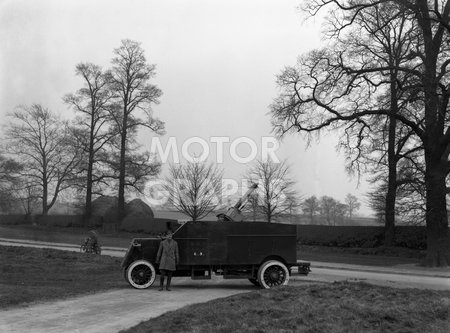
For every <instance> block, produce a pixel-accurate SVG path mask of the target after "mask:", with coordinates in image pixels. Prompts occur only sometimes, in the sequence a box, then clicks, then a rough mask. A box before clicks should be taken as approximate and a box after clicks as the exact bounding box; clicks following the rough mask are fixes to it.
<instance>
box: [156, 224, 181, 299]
mask: <svg viewBox="0 0 450 333" xmlns="http://www.w3.org/2000/svg"><path fill="white" fill-rule="evenodd" d="M178 261H179V254H178V244H177V242H176V241H174V240H173V239H172V231H168V232H167V233H166V237H165V239H164V240H162V241H161V243H160V244H159V249H158V254H157V255H156V262H157V263H159V270H160V272H161V278H160V287H159V290H160V291H161V290H164V278H165V276H166V275H167V284H166V290H167V291H170V282H171V280H172V273H173V272H174V271H175V270H176V265H178Z"/></svg>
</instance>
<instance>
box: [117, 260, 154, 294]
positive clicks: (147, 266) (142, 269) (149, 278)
mask: <svg viewBox="0 0 450 333" xmlns="http://www.w3.org/2000/svg"><path fill="white" fill-rule="evenodd" d="M125 277H126V280H127V281H128V283H129V284H130V285H131V286H132V287H134V288H137V289H145V288H148V287H150V286H151V285H152V284H153V282H155V277H156V271H155V267H153V265H152V264H151V263H149V262H148V261H145V260H137V261H135V262H133V263H132V264H131V265H130V266H128V268H127V270H126V276H125Z"/></svg>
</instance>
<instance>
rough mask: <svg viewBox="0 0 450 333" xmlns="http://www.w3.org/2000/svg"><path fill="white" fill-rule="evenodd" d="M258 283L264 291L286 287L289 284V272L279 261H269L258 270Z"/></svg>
mask: <svg viewBox="0 0 450 333" xmlns="http://www.w3.org/2000/svg"><path fill="white" fill-rule="evenodd" d="M258 282H259V284H260V285H261V287H262V288H264V289H269V288H274V287H278V286H285V285H287V284H288V282H289V270H288V269H287V267H286V266H285V265H284V264H283V263H282V262H280V261H278V260H269V261H266V262H265V263H264V264H262V265H261V267H259V269H258Z"/></svg>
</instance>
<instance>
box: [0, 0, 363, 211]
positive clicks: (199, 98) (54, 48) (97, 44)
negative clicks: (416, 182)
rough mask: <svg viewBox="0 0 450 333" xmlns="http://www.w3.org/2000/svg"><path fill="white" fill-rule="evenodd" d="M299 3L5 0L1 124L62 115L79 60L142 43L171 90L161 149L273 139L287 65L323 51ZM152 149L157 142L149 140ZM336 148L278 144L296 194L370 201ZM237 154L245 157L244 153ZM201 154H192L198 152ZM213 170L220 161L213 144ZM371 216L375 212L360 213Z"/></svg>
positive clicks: (327, 141)
mask: <svg viewBox="0 0 450 333" xmlns="http://www.w3.org/2000/svg"><path fill="white" fill-rule="evenodd" d="M299 5H300V0H283V1H280V0H251V1H250V0H245V1H243V0H240V1H239V0H216V1H214V0H164V1H163V0H159V1H156V0H126V1H125V0H65V1H60V0H52V1H51V0H39V1H32V0H28V1H25V0H10V1H8V0H0V25H1V28H0V39H1V41H2V46H1V51H0V66H1V67H0V70H1V87H0V88H1V89H0V103H1V104H0V107H1V108H0V110H1V113H2V117H0V119H1V120H0V122H4V118H5V117H4V115H5V114H6V113H7V112H10V111H11V110H13V109H14V107H15V106H17V105H19V104H25V105H29V104H31V103H39V104H42V105H43V106H45V107H48V108H49V109H51V110H52V111H55V112H59V113H61V114H62V115H63V116H64V117H66V118H69V117H72V116H73V112H71V111H70V110H68V108H67V106H65V105H64V104H63V103H62V97H63V96H64V95H65V94H66V93H71V92H75V91H76V90H77V89H79V88H80V87H81V85H82V81H81V79H80V78H79V77H76V76H75V66H76V64H77V63H80V62H93V63H95V64H98V65H101V66H103V67H104V68H107V67H109V65H110V60H111V58H112V56H113V49H114V48H117V47H119V46H120V41H121V40H122V39H125V38H129V39H133V40H136V41H138V42H141V43H142V47H143V48H144V50H145V54H146V57H147V60H148V62H149V63H151V64H155V65H156V71H157V75H156V77H155V78H154V79H153V83H154V84H156V85H158V86H159V88H160V89H161V90H162V91H163V96H162V97H161V100H160V104H159V105H157V106H155V107H154V111H155V116H157V117H158V118H160V119H161V120H163V121H164V122H165V123H166V132H167V133H166V135H165V136H164V137H163V138H162V141H163V142H165V141H167V140H168V138H169V137H175V138H176V140H177V143H178V145H179V146H180V148H181V145H182V144H183V142H184V140H186V139H188V138H191V137H194V136H198V137H201V138H203V139H204V140H205V141H207V142H209V141H210V137H213V136H224V137H229V138H230V141H233V140H235V139H237V138H240V137H242V136H246V137H249V138H250V139H252V140H254V141H255V142H257V143H258V148H259V151H258V156H260V155H259V154H260V148H261V147H260V141H261V137H263V136H270V135H272V134H271V126H270V116H269V115H268V110H269V109H268V106H269V105H270V103H271V102H272V100H273V98H275V97H276V95H277V93H278V90H277V87H276V84H275V77H276V75H277V74H278V73H280V71H281V70H282V69H283V67H284V66H287V65H293V64H294V63H295V62H296V59H297V57H298V56H299V55H300V54H302V53H304V52H307V51H309V50H311V49H313V48H316V47H319V46H320V45H321V38H320V28H321V22H320V19H310V20H308V21H306V23H305V22H304V16H302V14H301V12H300V10H299V9H298V7H299ZM140 137H141V142H142V143H143V144H144V146H145V147H146V148H147V149H149V148H150V138H151V135H150V133H144V132H143V133H141V135H140ZM335 140H336V139H335V138H334V137H333V136H332V135H328V136H322V137H321V139H320V141H319V143H313V144H312V145H311V146H310V147H309V148H308V149H306V146H305V143H304V141H303V140H302V138H301V137H299V136H289V137H287V138H286V139H284V140H283V141H282V142H280V148H279V150H278V151H277V156H279V157H280V159H287V160H288V162H289V164H290V165H291V166H292V176H293V177H294V178H295V179H296V180H297V182H298V184H297V188H298V190H299V192H300V193H301V194H302V195H304V196H305V197H306V196H310V195H317V196H321V195H329V196H333V197H335V198H336V199H338V200H344V197H345V195H346V194H347V193H354V194H356V195H358V196H359V198H360V200H361V201H364V197H363V194H364V192H366V191H367V185H366V184H365V183H364V182H362V183H361V184H360V186H359V188H357V180H356V179H351V178H349V177H348V176H347V174H346V173H345V170H344V156H343V155H342V154H341V155H339V154H338V153H337V152H336V151H335V145H336V141H335ZM229 147H230V144H225V145H224V148H225V149H224V154H223V156H224V163H223V164H222V166H223V167H224V168H225V177H227V178H233V179H236V180H237V181H239V182H240V179H241V176H242V175H243V173H244V172H245V170H246V168H247V167H248V164H241V163H238V162H236V161H233V160H232V158H230V153H229ZM239 147H240V148H239V150H238V153H240V154H242V155H243V156H246V155H248V153H249V149H248V146H246V145H240V146H239ZM194 148H195V147H194ZM210 157H211V158H210V160H211V161H214V160H215V157H216V156H215V150H214V144H212V145H211V155H210ZM361 213H363V214H366V215H367V214H370V210H368V209H367V207H363V209H362V210H361Z"/></svg>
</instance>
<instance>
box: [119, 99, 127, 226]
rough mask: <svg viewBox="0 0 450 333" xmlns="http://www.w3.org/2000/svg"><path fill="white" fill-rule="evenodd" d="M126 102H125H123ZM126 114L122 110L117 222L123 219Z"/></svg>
mask: <svg viewBox="0 0 450 333" xmlns="http://www.w3.org/2000/svg"><path fill="white" fill-rule="evenodd" d="M125 102H126V101H125ZM127 122H128V119H127V112H126V110H124V114H123V124H122V135H121V142H120V164H119V200H118V215H119V216H118V217H119V221H122V220H123V218H124V217H125V174H126V163H125V162H126V161H125V152H126V149H127V148H126V145H127Z"/></svg>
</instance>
